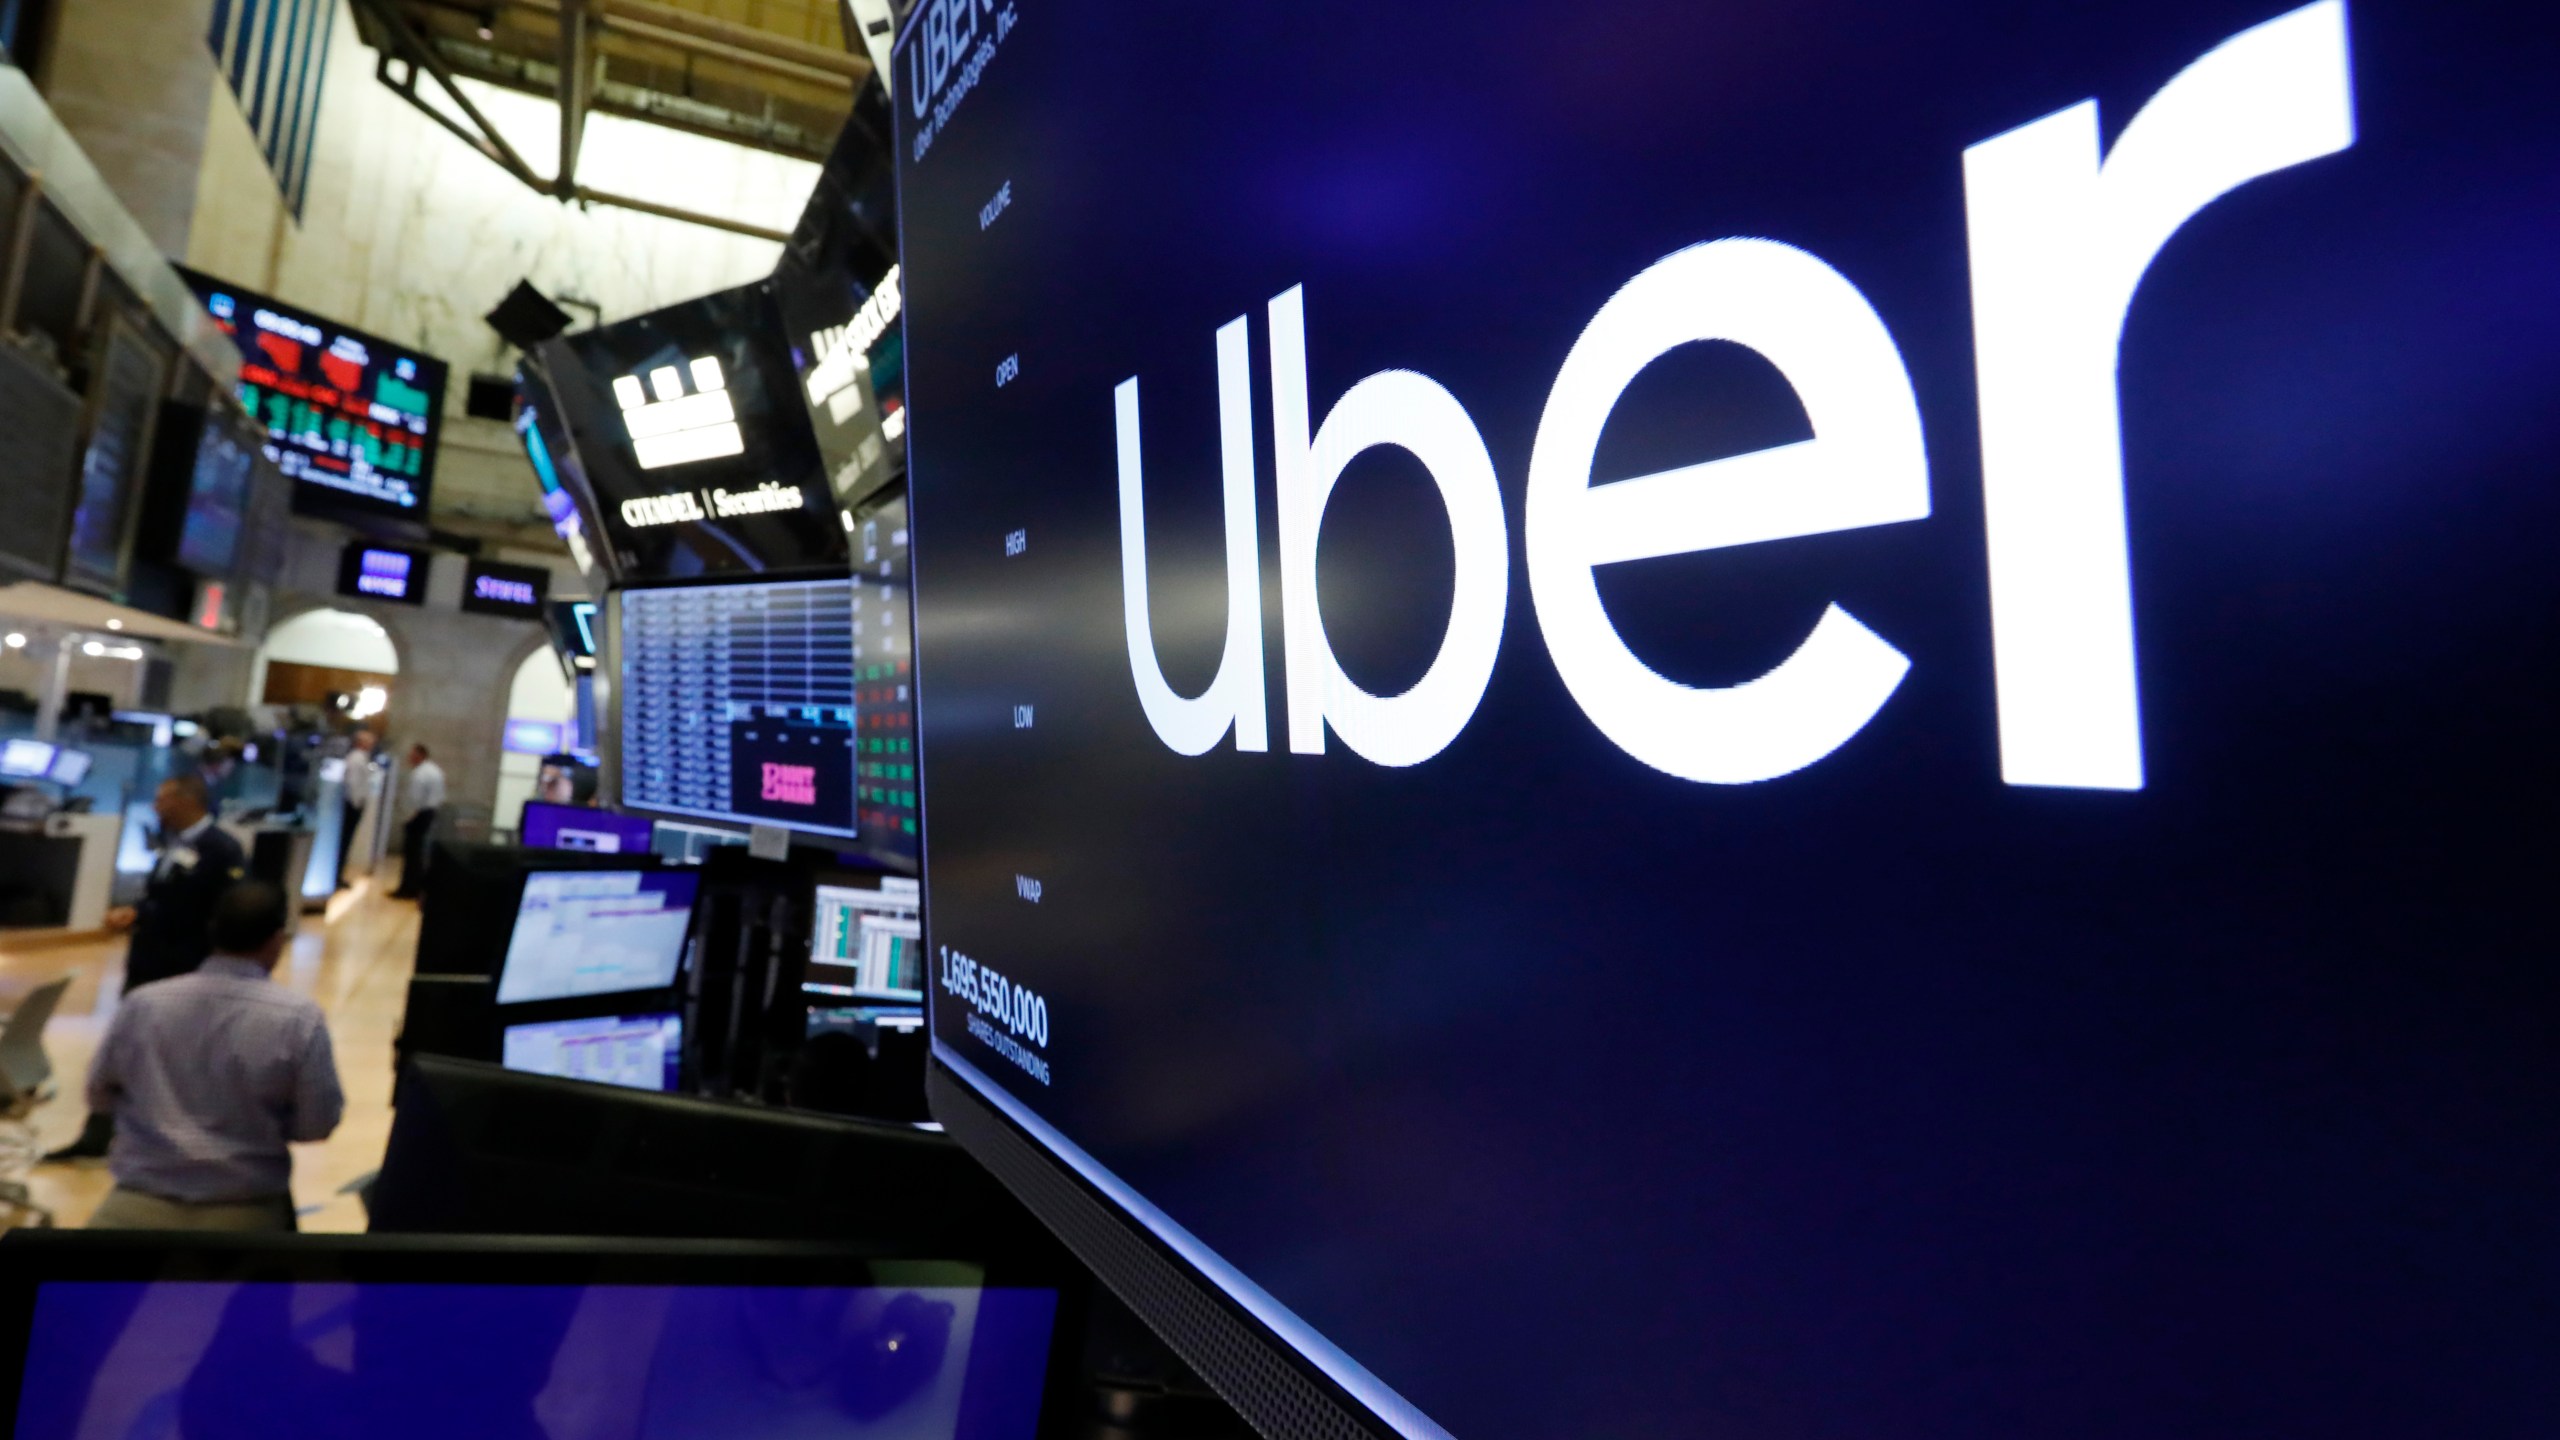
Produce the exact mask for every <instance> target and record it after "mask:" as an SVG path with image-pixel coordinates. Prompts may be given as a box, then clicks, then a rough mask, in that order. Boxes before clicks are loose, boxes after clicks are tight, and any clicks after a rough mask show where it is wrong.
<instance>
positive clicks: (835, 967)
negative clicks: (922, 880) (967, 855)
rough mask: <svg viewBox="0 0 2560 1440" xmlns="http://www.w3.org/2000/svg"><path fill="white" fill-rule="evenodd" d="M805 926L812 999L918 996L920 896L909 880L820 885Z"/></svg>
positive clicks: (921, 938) (921, 933)
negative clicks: (810, 915) (808, 920)
mask: <svg viewBox="0 0 2560 1440" xmlns="http://www.w3.org/2000/svg"><path fill="white" fill-rule="evenodd" d="M815 902H816V903H815V905H814V907H813V911H814V917H815V918H814V921H813V923H812V924H811V926H810V928H809V974H808V978H807V979H806V980H805V981H803V982H802V987H803V988H804V989H805V990H806V991H807V992H808V993H809V994H810V995H812V996H825V997H835V998H842V999H858V1000H910V1001H912V1000H922V999H923V998H924V915H923V904H924V897H923V894H922V892H921V890H920V888H919V887H918V886H917V884H916V882H915V881H913V880H905V879H901V878H899V877H897V876H883V877H881V879H880V881H879V883H878V885H877V886H876V887H873V886H860V885H849V884H821V885H819V886H818V887H817V888H816V894H815Z"/></svg>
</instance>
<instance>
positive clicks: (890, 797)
mask: <svg viewBox="0 0 2560 1440" xmlns="http://www.w3.org/2000/svg"><path fill="white" fill-rule="evenodd" d="M848 515H849V517H850V518H849V524H850V527H851V528H850V536H851V538H852V541H853V560H854V574H853V665H854V672H853V679H854V692H853V704H854V713H855V714H857V715H859V716H860V717H861V721H862V726H861V735H860V738H859V740H858V741H857V743H856V744H855V746H854V785H855V789H854V828H855V831H856V833H857V835H858V837H859V839H860V841H861V848H862V850H863V851H864V852H865V853H866V854H869V855H871V856H873V857H874V858H876V859H879V860H882V861H885V862H887V863H888V864H889V865H891V866H892V867H895V868H898V869H903V870H907V871H909V872H912V871H913V870H914V869H915V867H916V864H917V861H918V859H919V858H920V856H921V855H922V853H923V843H922V839H921V835H920V827H919V817H920V816H921V815H922V813H923V812H922V811H921V809H920V808H919V807H918V805H917V797H918V795H919V794H920V793H921V787H920V786H919V784H918V781H917V778H916V753H915V751H916V745H915V737H916V672H915V628H914V613H915V612H914V604H913V599H914V593H915V590H914V585H913V583H912V580H911V578H910V575H909V571H908V564H907V555H908V546H909V539H910V537H909V535H908V532H907V497H906V492H905V490H904V488H903V487H892V488H891V489H890V490H888V491H886V492H883V493H881V494H878V495H874V496H872V497H871V498H869V499H867V500H864V501H862V502H861V503H859V504H858V505H856V506H855V507H854V508H853V509H852V510H851V511H850V512H848ZM1008 718H1013V717H1008ZM1031 718H1032V719H1033V720H1034V721H1035V722H1036V720H1037V718H1038V711H1037V709H1036V707H1035V708H1034V709H1033V710H1032V712H1031Z"/></svg>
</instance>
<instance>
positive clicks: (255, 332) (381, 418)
mask: <svg viewBox="0 0 2560 1440" xmlns="http://www.w3.org/2000/svg"><path fill="white" fill-rule="evenodd" d="M178 273H179V274H180V275H181V276H182V277H184V278H185V280H186V282H187V285H188V287H189V288H190V289H192V290H194V291H195V293H196V298H197V299H199V300H202V301H203V302H204V305H205V308H206V309H207V310H209V311H211V312H212V314H213V319H214V323H215V324H217V325H219V326H221V327H222V330H223V332H224V333H225V334H227V335H229V336H230V337H231V341H232V343H233V344H234V345H236V346H238V347H239V350H240V391H239V394H240V403H241V404H242V405H243V406H244V407H246V408H247V410H248V411H249V413H250V415H251V416H253V417H255V419H256V420H257V421H258V423H260V424H261V425H264V426H265V427H266V431H267V458H269V459H270V460H273V461H274V462H275V463H276V465H277V467H278V468H279V469H281V470H283V471H284V473H285V474H286V476H287V477H289V478H290V479H292V480H293V481H294V482H295V484H294V492H293V494H294V509H295V510H297V511H299V512H303V513H314V514H326V513H330V512H333V511H334V512H340V513H349V512H352V513H357V514H372V515H385V516H392V517H398V518H407V519H414V520H418V521H420V522H423V521H424V520H425V519H426V514H427V494H428V490H429V488H430V487H431V485H432V484H433V482H434V479H435V463H436V441H437V437H438V435H439V433H440V432H441V430H442V428H443V418H444V387H445V373H446V372H445V363H444V362H443V361H441V360H438V359H436V358H434V357H433V356H430V355H424V354H420V353H418V352H416V351H413V350H406V349H403V348H401V347H399V346H397V345H394V344H392V343H391V342H389V341H387V340H384V339H381V338H380V337H378V336H373V335H368V334H365V333H364V332H363V331H361V330H357V329H354V328H352V327H349V326H346V325H341V324H338V323H337V322H336V321H333V320H325V319H322V318H321V317H319V316H316V315H311V314H307V313H305V312H303V311H300V310H296V309H294V308H293V307H291V306H289V305H285V304H283V303H281V302H279V301H276V300H272V299H269V298H268V297H266V296H263V295H259V294H256V293H254V292H252V291H248V290H243V289H241V288H240V287H238V286H236V285H232V284H230V283H228V282H226V281H222V280H217V279H215V278H213V277H212V276H210V275H204V274H199V273H197V272H196V271H193V270H188V269H185V268H184V267H180V269H179V272H178Z"/></svg>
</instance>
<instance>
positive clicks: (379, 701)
mask: <svg viewBox="0 0 2560 1440" xmlns="http://www.w3.org/2000/svg"><path fill="white" fill-rule="evenodd" d="M390 703H391V692H390V691H388V690H385V689H383V688H382V687H381V686H379V685H367V686H365V687H364V688H363V689H362V690H359V691H357V692H356V703H355V704H354V705H352V706H350V707H348V709H347V718H348V719H350V720H368V719H371V718H372V717H374V716H376V715H379V714H381V713H382V710H383V707H384V706H386V705H389V704H390Z"/></svg>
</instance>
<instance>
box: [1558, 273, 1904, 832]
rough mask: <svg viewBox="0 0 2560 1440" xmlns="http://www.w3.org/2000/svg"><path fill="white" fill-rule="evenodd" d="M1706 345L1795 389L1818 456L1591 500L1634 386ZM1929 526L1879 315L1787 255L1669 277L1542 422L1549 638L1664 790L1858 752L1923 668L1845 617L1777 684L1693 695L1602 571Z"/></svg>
mask: <svg viewBox="0 0 2560 1440" xmlns="http://www.w3.org/2000/svg"><path fill="white" fill-rule="evenodd" d="M1699 340H1730V341H1733V342H1735V343H1737V344H1741V345H1745V346H1748V347H1750V348H1751V349H1753V350H1756V351H1758V352H1759V353H1760V354H1762V355H1763V356H1766V357H1767V358H1768V359H1769V361H1770V362H1771V363H1772V364H1775V365H1776V366H1777V367H1778V369H1779V370H1780V371H1782V372H1783V373H1784V374H1785V375H1786V377H1787V379H1788V380H1789V381H1790V382H1791V383H1792V384H1793V385H1794V386H1795V387H1796V393H1797V395H1798V396H1799V397H1800V398H1801V399H1802V400H1803V402H1804V408H1805V414H1806V416H1807V417H1808V418H1809V419H1810V420H1811V421H1812V422H1813V438H1812V439H1810V440H1805V441H1799V442H1797V443H1795V444H1792V445H1781V446H1777V447H1775V448H1772V449H1767V450H1760V451H1755V452H1753V453H1751V454H1747V455H1736V456H1733V457H1731V458H1730V459H1724V460H1710V461H1706V462H1704V463H1702V464H1697V465H1690V466H1686V467H1683V468H1681V469H1678V470H1667V471H1664V472H1662V473H1661V474H1658V475H1647V476H1643V477H1641V478H1638V479H1633V480H1620V481H1617V482H1616V483H1614V484H1608V485H1601V486H1597V487H1594V486H1592V485H1591V483H1590V482H1591V460H1592V455H1593V453H1594V452H1595V451H1596V450H1597V448H1598V446H1599V443H1600V430H1601V427H1602V426H1603V425H1604V424H1605V423H1606V422H1607V421H1608V418H1609V412H1610V411H1611V410H1612V409H1614V408H1615V407H1616V405H1617V403H1618V396H1619V395H1620V394H1621V393H1622V392H1623V391H1624V390H1625V389H1626V388H1627V384H1628V382H1630V381H1632V380H1633V379H1635V377H1636V374H1637V372H1639V371H1641V370H1643V369H1644V368H1645V367H1646V366H1647V365H1650V364H1652V363H1653V361H1654V360H1655V359H1656V358H1658V357H1659V356H1661V355H1662V354H1663V353H1664V352H1666V351H1668V350H1671V349H1672V348H1674V347H1675V346H1679V345H1683V344H1687V343H1689V342H1692V341H1699ZM1928 514H1929V462H1928V455H1927V453H1926V450H1925V448H1924V447H1923V445H1922V443H1921V436H1920V407H1919V403H1918V401H1917V400H1915V399H1914V398H1913V396H1912V393H1911V377H1910V375H1909V374H1908V373H1907V372H1906V371H1905V370H1904V368H1903V364H1902V355H1901V352H1900V351H1898V350H1896V349H1895V348H1894V344H1893V337H1892V336H1891V335H1890V334H1888V333H1887V332H1886V330H1885V327H1884V322H1883V321H1882V320H1881V319H1879V318H1877V316H1876V312H1875V310H1874V308H1873V307H1871V306H1870V305H1868V304H1867V301H1866V297H1865V296H1863V295H1860V294H1859V293H1858V289H1857V287H1856V286H1854V285H1852V284H1850V283H1849V281H1848V280H1847V278H1845V277H1844V276H1842V275H1841V274H1840V272H1839V271H1837V270H1834V269H1832V268H1831V267H1830V266H1828V265H1825V264H1824V263H1822V261H1820V260H1818V259H1816V258H1814V257H1813V256H1811V255H1808V254H1806V253H1805V252H1804V251H1802V250H1798V249H1796V248H1795V247H1793V246H1791V245H1782V244H1779V243H1778V242H1777V241H1775V240H1718V241H1714V242H1712V243H1709V244H1705V245H1694V246H1691V247H1690V248H1688V249H1686V250H1682V251H1679V252H1677V253H1675V254H1672V255H1669V256H1666V257H1665V258H1663V259H1661V260H1659V261H1656V262H1655V263H1654V264H1653V265H1652V266H1651V267H1649V268H1647V269H1646V270H1645V271H1644V273H1642V274H1640V275H1638V276H1636V277H1635V278H1634V279H1633V280H1630V281H1628V282H1627V283H1626V285H1625V286H1624V287H1623V288H1622V289H1620V290H1619V291H1618V293H1617V294H1616V295H1613V296H1611V297H1610V299H1609V303H1607V304H1606V305H1603V306H1601V307H1600V313H1598V314H1597V315H1594V316H1592V317H1591V323H1590V324H1589V325H1588V326H1586V327H1584V329H1583V332H1582V337H1581V338H1580V339H1579V340H1576V341H1575V342H1574V346H1573V350H1572V352H1571V353H1569V354H1568V355H1566V357H1565V362H1564V368H1563V369H1562V370H1561V371H1559V372H1558V373H1557V375H1556V383H1555V388H1554V389H1553V390H1551V391H1550V392H1549V393H1548V395H1547V407H1546V412H1545V414H1544V415H1542V416H1541V417H1540V419H1539V422H1538V438H1537V442H1536V445H1535V446H1534V447H1533V449H1532V451H1531V453H1530V459H1529V489H1528V497H1527V501H1526V504H1525V506H1524V508H1523V513H1522V516H1521V529H1522V533H1523V537H1524V541H1523V543H1524V544H1525V546H1526V547H1527V551H1528V562H1529V564H1528V569H1529V595H1530V598H1531V600H1532V601H1533V603H1535V605H1536V606H1537V612H1538V626H1539V628H1540V630H1541V631H1543V632H1544V634H1545V636H1546V641H1547V650H1548V653H1549V654H1550V655H1551V656H1553V658H1554V660H1555V666H1556V673H1557V674H1559V675H1561V676H1562V677H1563V678H1564V683H1565V688H1566V689H1567V690H1569V691H1571V692H1572V694H1573V698H1574V700H1575V701H1576V703H1578V704H1580V705H1581V706H1582V711H1583V713H1584V714H1585V715H1588V716H1590V717H1591V722H1592V723H1593V724H1594V725H1597V726H1598V727H1600V732H1601V733H1602V734H1604V735H1606V736H1608V737H1609V738H1610V739H1611V740H1612V741H1614V742H1616V744H1617V745H1618V747H1619V748H1620V749H1622V750H1624V751H1626V752H1627V753H1628V754H1630V755H1632V756H1634V757H1635V758H1637V759H1638V760H1641V761H1643V762H1644V763H1646V764H1647V765H1650V766H1652V767H1654V768H1655V769H1657V770H1662V771H1665V772H1668V773H1670V774H1673V775H1677V776H1679V777H1681V778H1682V779H1684V780H1698V781H1706V782H1710V783H1714V784H1721V785H1740V784H1748V783H1751V782H1753V781H1758V780H1768V779H1772V778H1774V777H1776V776H1779V775H1784V774H1787V773H1788V772H1790V771H1793V770H1799V769H1802V768H1803V767H1805V766H1807V765H1810V764H1812V763H1813V762H1814V761H1816V760H1819V759H1821V758H1822V757H1823V756H1825V755H1828V754H1830V753H1831V752H1832V751H1834V750H1836V749H1838V748H1840V746H1841V745H1843V744H1845V743H1847V741H1848V739H1849V737H1850V736H1852V735H1855V734H1857V733H1858V731H1859V730H1860V729H1862V728H1864V727H1865V725H1866V723H1867V722H1868V721H1869V720H1870V719H1872V718H1874V716H1875V713H1876V711H1877V710H1878V709H1879V708H1881V707H1882V706H1883V704H1884V702H1885V699H1886V697H1888V696H1890V695H1891V694H1892V693H1893V691H1894V688H1895V687H1896V686H1898V685H1900V684H1901V683H1902V676H1903V673H1904V672H1905V671H1907V670H1909V669H1910V668H1911V662H1910V661H1908V660H1906V659H1904V658H1903V655H1902V652H1901V651H1899V650H1896V649H1894V648H1893V646H1891V645H1889V644H1887V643H1885V641H1884V640H1882V639H1881V638H1879V637H1878V636H1877V635H1876V633H1875V632H1874V631H1872V630H1870V629H1868V628H1867V627H1866V626H1864V625H1862V624H1860V623H1859V622H1858V621H1857V619H1856V618H1855V617H1853V616H1851V615H1850V614H1849V612H1848V611H1846V610H1843V609H1841V608H1840V607H1839V606H1837V605H1833V606H1830V607H1829V608H1827V609H1825V610H1824V611H1823V613H1822V618H1821V619H1820V620H1819V621H1818V622H1816V623H1815V625H1814V627H1813V633H1812V634H1810V635H1808V636H1807V637H1805V640H1804V642H1803V643H1802V644H1801V645H1799V646H1798V647H1797V648H1796V651H1795V653H1794V654H1792V655H1790V656H1788V657H1787V658H1786V659H1785V660H1784V661H1782V662H1780V664H1779V665H1778V667H1777V668H1776V669H1774V670H1771V671H1769V672H1768V673H1767V674H1765V675H1762V676H1760V677H1759V678H1757V679H1754V680H1748V681H1745V682H1743V683H1742V684H1739V685H1733V686H1727V687H1721V688H1693V687H1690V686H1687V685H1682V684H1680V683H1678V682H1676V681H1673V680H1670V679H1667V678H1665V677H1664V676H1662V675H1660V674H1658V673H1656V672H1655V671H1654V670H1653V669H1652V668H1651V667H1650V666H1648V665H1646V664H1645V663H1644V662H1643V661H1642V660H1640V659H1638V658H1637V657H1636V655H1635V653H1634V652H1633V651H1631V650H1629V649H1628V648H1627V647H1626V643H1625V642H1624V641H1622V640H1620V639H1619V638H1618V632H1617V629H1616V627H1614V626H1613V625H1611V624H1610V623H1609V616H1608V612H1607V611H1606V610H1605V609H1603V608H1602V606H1601V603H1600V591H1599V587H1598V586H1597V585H1596V584H1595V583H1594V582H1593V579H1592V570H1593V568H1594V567H1596V566H1600V565H1606V564H1612V563H1615V562H1619V561H1625V560H1641V559H1646V558H1649V557H1652V556H1657V555H1678V554H1684V553H1687V552H1689V551H1694V550H1711V549H1718V548H1722V547H1724V546H1729V545H1749V544H1753V543H1756V542H1759V541H1765V540H1784V539H1789V538H1792V537H1794V536H1799V535H1820V534H1825V533H1828V532H1831V531H1836V530H1848V529H1855V528H1858V527H1861V526H1867V525H1884V524H1890V523H1892V522H1895V521H1901V520H1920V519H1925V518H1927V516H1928Z"/></svg>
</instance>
